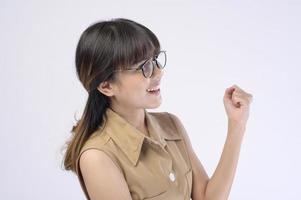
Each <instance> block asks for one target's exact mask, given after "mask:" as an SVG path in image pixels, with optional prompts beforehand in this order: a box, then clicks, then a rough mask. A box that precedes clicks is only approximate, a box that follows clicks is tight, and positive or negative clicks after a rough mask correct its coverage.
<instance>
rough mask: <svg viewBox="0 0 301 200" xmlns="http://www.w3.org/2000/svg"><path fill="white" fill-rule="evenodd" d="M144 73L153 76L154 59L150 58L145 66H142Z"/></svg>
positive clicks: (146, 75)
mask: <svg viewBox="0 0 301 200" xmlns="http://www.w3.org/2000/svg"><path fill="white" fill-rule="evenodd" d="M142 70H143V74H144V76H145V77H147V78H149V77H151V75H152V73H153V62H152V60H151V59H150V60H148V61H147V62H146V63H145V64H144V65H143V66H142Z"/></svg>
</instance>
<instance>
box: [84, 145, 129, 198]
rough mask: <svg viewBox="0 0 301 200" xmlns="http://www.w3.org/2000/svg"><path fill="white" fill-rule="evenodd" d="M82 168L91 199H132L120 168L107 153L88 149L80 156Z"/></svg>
mask: <svg viewBox="0 0 301 200" xmlns="http://www.w3.org/2000/svg"><path fill="white" fill-rule="evenodd" d="M80 169H81V173H82V176H83V179H84V182H85V186H86V188H87V191H88V193H89V197H90V200H102V199H112V200H119V199H123V200H132V198H131V195H130V191H129V188H128V186H127V183H126V181H125V179H124V177H123V175H122V173H121V172H120V169H119V168H118V167H117V166H116V165H115V164H114V162H113V161H112V160H111V158H110V157H109V156H108V155H107V154H106V153H104V152H102V151H99V150H97V149H89V150H86V151H85V152H83V153H82V155H81V157H80Z"/></svg>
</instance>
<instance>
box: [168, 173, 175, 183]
mask: <svg viewBox="0 0 301 200" xmlns="http://www.w3.org/2000/svg"><path fill="white" fill-rule="evenodd" d="M169 179H170V180H171V181H172V182H174V181H175V180H176V177H175V174H174V173H173V172H170V173H169Z"/></svg>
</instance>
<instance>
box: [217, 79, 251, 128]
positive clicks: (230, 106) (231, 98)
mask: <svg viewBox="0 0 301 200" xmlns="http://www.w3.org/2000/svg"><path fill="white" fill-rule="evenodd" d="M252 100H253V96H252V95H251V94H250V93H247V92H245V91H244V90H242V89H241V88H239V87H238V86H237V85H235V84H234V85H233V86H231V87H229V88H227V89H226V91H225V95H224V98H223V101H224V106H225V109H226V113H227V116H228V121H229V122H233V123H238V124H240V125H243V126H244V125H246V123H247V120H248V118H249V108H250V103H251V102H252Z"/></svg>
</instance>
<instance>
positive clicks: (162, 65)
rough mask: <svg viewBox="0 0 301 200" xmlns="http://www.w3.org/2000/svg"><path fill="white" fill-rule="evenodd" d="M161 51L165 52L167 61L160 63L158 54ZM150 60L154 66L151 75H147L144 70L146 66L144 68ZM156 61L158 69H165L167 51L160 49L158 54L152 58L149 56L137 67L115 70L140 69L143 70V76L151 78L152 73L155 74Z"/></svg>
mask: <svg viewBox="0 0 301 200" xmlns="http://www.w3.org/2000/svg"><path fill="white" fill-rule="evenodd" d="M160 53H163V55H164V58H165V62H164V63H160V64H161V65H160V64H159V63H158V60H157V58H158V56H159V55H160ZM150 60H152V66H153V69H152V73H151V75H150V76H146V75H145V72H144V70H143V69H144V68H143V66H144V65H145V64H146V63H147V62H148V61H150ZM154 62H155V63H156V66H157V67H158V69H163V68H164V67H165V65H166V62H167V57H166V51H159V53H158V54H157V55H155V57H152V58H149V59H147V60H145V61H144V62H143V63H142V64H141V65H139V66H138V67H137V68H132V69H120V70H115V71H124V70H126V71H139V70H142V74H143V76H144V77H145V78H150V77H152V75H153V73H154V71H155V70H154Z"/></svg>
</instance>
